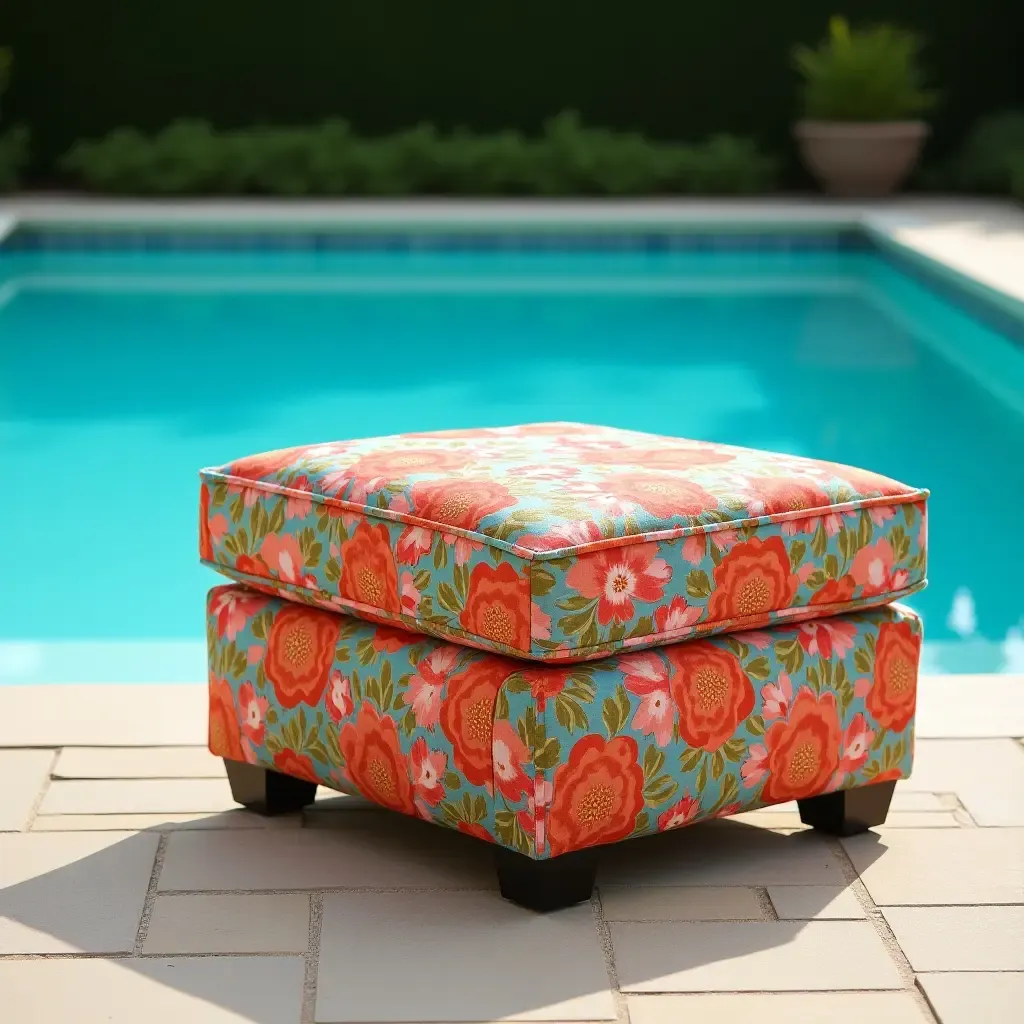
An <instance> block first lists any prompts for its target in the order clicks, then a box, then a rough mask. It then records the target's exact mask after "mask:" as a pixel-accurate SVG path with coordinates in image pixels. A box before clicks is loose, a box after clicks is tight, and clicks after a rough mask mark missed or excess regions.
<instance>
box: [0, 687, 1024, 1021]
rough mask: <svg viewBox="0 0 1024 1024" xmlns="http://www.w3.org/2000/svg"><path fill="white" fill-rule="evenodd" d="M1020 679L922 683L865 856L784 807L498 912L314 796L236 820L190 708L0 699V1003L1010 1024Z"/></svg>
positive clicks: (388, 820)
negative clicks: (885, 813)
mask: <svg viewBox="0 0 1024 1024" xmlns="http://www.w3.org/2000/svg"><path fill="white" fill-rule="evenodd" d="M1022 694H1024V679H1022V678H1021V677H1014V676H988V677H986V676H946V677H933V678H929V679H926V680H924V681H923V682H922V688H921V698H920V700H921V708H920V716H919V730H918V745H917V762H916V766H915V772H914V776H913V778H912V779H910V780H908V781H906V782H903V783H901V784H900V785H899V786H898V787H897V794H896V798H895V802H894V805H893V809H892V812H891V814H890V819H889V823H888V824H887V826H886V827H885V828H883V829H880V830H878V831H877V834H869V835H865V836H858V837H854V838H852V839H848V840H843V841H838V840H830V839H826V838H822V837H820V836H818V835H817V834H814V833H812V832H810V831H809V830H807V829H804V828H803V827H802V826H801V825H800V823H799V819H798V817H797V815H796V810H795V807H793V806H782V807H778V808H771V809H766V810H762V811H757V812H754V813H752V814H746V815H741V816H739V817H738V818H735V819H730V820H728V821H720V822H714V823H711V824H707V825H702V826H697V827H694V828H691V829H684V830H680V831H677V832H673V833H670V834H666V835H663V836H659V837H654V838H651V839H646V840H640V841H637V842H634V843H627V844H624V845H621V846H618V847H616V848H613V849H609V850H608V851H607V853H606V856H605V858H604V861H603V865H602V869H601V874H600V876H599V892H598V894H597V895H596V896H595V898H594V900H593V901H592V903H591V904H590V905H589V906H586V905H584V906H580V907H577V908H573V909H571V910H568V911H563V912H561V913H558V914H554V915H550V916H546V917H541V916H536V915H533V914H531V913H529V912H527V911H523V910H521V909H519V908H517V907H514V906H512V905H511V904H508V903H506V902H504V901H503V900H502V899H501V898H500V897H499V896H498V894H497V892H496V890H495V882H494V875H493V871H492V866H491V859H490V854H489V850H488V849H487V848H486V847H485V846H484V845H483V844H480V843H478V842H477V841H475V840H473V839H471V838H469V837H467V836H462V835H459V834H457V833H450V832H446V831H443V830H441V829H437V828H435V827H433V826H431V825H427V824H424V823H421V822H416V821H411V820H405V819H401V818H398V817H396V816H393V815H389V814H385V813H382V812H380V811H377V810H374V809H373V808H371V807H369V806H368V805H367V804H366V803H364V802H363V801H361V800H360V799H358V798H354V797H344V796H338V795H335V794H331V793H329V792H326V791H324V792H322V799H319V800H318V801H317V803H316V805H315V806H313V807H312V808H309V809H308V810H307V811H306V813H304V814H303V815H301V816H299V815H295V816H290V817H284V818H277V819H270V820H266V819H261V818H259V817H257V816H255V815H251V814H249V813H248V812H246V811H242V810H237V809H234V807H233V804H232V801H231V797H230V793H229V791H228V787H227V782H226V780H225V778H224V774H223V769H222V767H221V764H220V762H219V761H217V760H216V759H215V758H213V757H212V756H211V755H209V754H208V753H207V752H206V750H205V749H204V747H203V746H202V743H203V739H204V736H203V732H204V728H205V688H204V687H200V686H191V685H181V686H167V687H163V686H136V687H132V686H127V687H103V686H49V687H46V686H40V687H17V686H9V687H3V688H0V771H2V773H3V780H4V782H3V786H2V787H0V993H3V1006H4V1012H3V1014H2V1017H3V1019H4V1020H5V1021H6V1020H10V1021H12V1022H16V1024H21V1022H23V1021H24V1022H28V1021H32V1022H33V1024H56V1022H58V1021H60V1022H65V1021H68V1020H74V1021H75V1022H76V1024H98V1022H100V1021H104V1022H112V1024H126V1022H129V1021H130V1022H133V1024H134V1022H136V1021H138V1020H141V1019H145V1020H146V1021H149V1022H153V1024H162V1022H164V1021H167V1022H170V1021H179V1020H188V1021H189V1022H190V1024H226V1022H241V1021H247V1022H255V1024H300V1022H301V1024H308V1022H314V1021H315V1022H320V1024H331V1022H339V1024H340V1022H353V1024H356V1022H362V1024H369V1022H417V1024H421V1022H422V1024H426V1022H452V1024H454V1022H456V1021H467V1022H468V1021H473V1022H486V1021H498V1020H529V1021H549V1022H568V1021H594V1022H596V1021H619V1022H626V1021H629V1022H631V1024H676V1022H678V1021H682V1020H686V1021H694V1022H701V1021H712V1020H713V1021H721V1020H734V1019H737V1020H738V1019H746V1018H749V1017H756V1019H757V1020H758V1021H761V1022H766V1024H768V1022H772V1021H776V1020H777V1021H783V1020H785V1021H788V1022H793V1024H799V1022H805V1021H806V1022H812V1021H813V1022H818V1021H829V1022H833V1024H845V1022H853V1021H857V1022H861V1021H864V1020H871V1021H872V1022H873V1024H912V1022H913V1024H922V1022H927V1021H941V1022H942V1024H966V1022H974V1021H978V1020H984V1021H986V1022H988V1024H999V1022H1003V1021H1006V1022H1009V1021H1014V1022H1016V1021H1019V1020H1020V1019H1021V1007H1022V1006H1024V745H1022V743H1021V740H1020V737H1021V736H1024V711H1022V702H1021V700H1020V696H1021V695H1022Z"/></svg>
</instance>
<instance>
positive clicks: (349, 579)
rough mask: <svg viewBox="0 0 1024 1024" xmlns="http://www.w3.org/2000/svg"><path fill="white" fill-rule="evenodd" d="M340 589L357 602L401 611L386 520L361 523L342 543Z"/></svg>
mask: <svg viewBox="0 0 1024 1024" xmlns="http://www.w3.org/2000/svg"><path fill="white" fill-rule="evenodd" d="M338 592H339V593H340V594H341V596H342V597H344V598H347V599H348V600H349V601H355V602H356V603H357V604H362V605H369V606H370V607H371V608H380V609H382V610H383V611H387V612H394V613H395V614H396V615H397V614H399V613H400V612H401V610H402V605H401V601H400V599H399V596H398V567H397V566H396V565H395V556H394V554H393V553H392V551H391V536H390V534H389V533H388V528H387V526H386V525H385V524H384V523H378V524H377V525H376V526H371V525H370V524H369V523H367V522H362V523H360V524H359V525H358V526H357V527H356V530H355V533H353V534H352V536H351V537H350V538H349V539H348V540H347V541H345V543H344V544H342V545H341V579H340V580H339V581H338Z"/></svg>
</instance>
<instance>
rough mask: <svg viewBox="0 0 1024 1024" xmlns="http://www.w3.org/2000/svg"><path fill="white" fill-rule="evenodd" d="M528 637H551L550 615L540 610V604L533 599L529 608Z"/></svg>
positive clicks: (533, 638) (543, 638)
mask: <svg viewBox="0 0 1024 1024" xmlns="http://www.w3.org/2000/svg"><path fill="white" fill-rule="evenodd" d="M530 639H531V640H550V639H551V616H550V615H548V614H547V612H544V611H541V608H540V605H538V604H537V602H536V601H534V602H533V603H532V605H531V608H530Z"/></svg>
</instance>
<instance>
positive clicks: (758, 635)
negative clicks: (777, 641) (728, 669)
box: [733, 629, 772, 651]
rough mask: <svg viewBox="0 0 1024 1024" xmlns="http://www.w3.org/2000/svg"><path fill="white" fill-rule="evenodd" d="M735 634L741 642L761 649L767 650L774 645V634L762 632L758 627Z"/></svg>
mask: <svg viewBox="0 0 1024 1024" xmlns="http://www.w3.org/2000/svg"><path fill="white" fill-rule="evenodd" d="M733 636H734V637H735V638H736V639H737V640H739V642H740V643H741V644H747V645H749V646H750V647H753V648H755V649H756V650H759V651H764V650H767V649H768V648H769V647H771V645H772V635H771V634H770V633H762V632H761V631H760V630H756V629H749V630H746V631H744V632H742V633H733Z"/></svg>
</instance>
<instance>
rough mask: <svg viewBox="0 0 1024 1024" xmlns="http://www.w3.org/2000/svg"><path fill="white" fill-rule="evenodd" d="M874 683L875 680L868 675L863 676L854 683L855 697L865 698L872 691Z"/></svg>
mask: <svg viewBox="0 0 1024 1024" xmlns="http://www.w3.org/2000/svg"><path fill="white" fill-rule="evenodd" d="M872 685H873V682H872V680H871V679H869V678H867V677H866V676H861V677H860V679H858V680H857V681H856V682H855V683H854V684H853V695H854V697H859V698H860V699H861V700H863V699H864V698H865V697H866V696H867V695H868V694H869V693H870V692H871V687H872Z"/></svg>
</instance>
